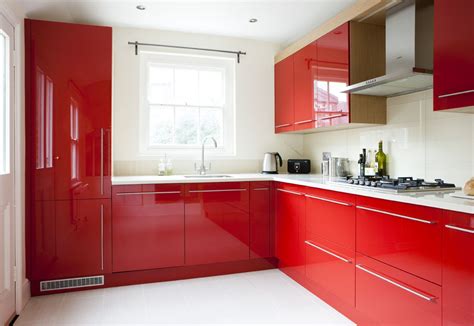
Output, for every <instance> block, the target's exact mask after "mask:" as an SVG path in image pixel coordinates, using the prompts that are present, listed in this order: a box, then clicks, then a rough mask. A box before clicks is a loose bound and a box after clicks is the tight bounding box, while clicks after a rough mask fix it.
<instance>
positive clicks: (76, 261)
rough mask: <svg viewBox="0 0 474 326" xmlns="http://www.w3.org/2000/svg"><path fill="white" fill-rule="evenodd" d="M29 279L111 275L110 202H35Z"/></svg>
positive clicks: (98, 200) (105, 200)
mask: <svg viewBox="0 0 474 326" xmlns="http://www.w3.org/2000/svg"><path fill="white" fill-rule="evenodd" d="M35 209H36V212H35V219H34V223H33V232H32V242H33V248H34V249H33V252H32V261H33V265H34V268H33V269H32V273H33V274H32V279H34V280H46V279H55V278H66V277H75V276H84V275H97V274H103V273H109V272H111V256H110V250H111V248H110V243H111V241H110V237H111V235H110V234H111V221H110V215H111V212H110V200H109V199H97V200H61V201H43V202H37V203H36V206H35Z"/></svg>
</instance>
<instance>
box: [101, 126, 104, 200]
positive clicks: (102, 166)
mask: <svg viewBox="0 0 474 326" xmlns="http://www.w3.org/2000/svg"><path fill="white" fill-rule="evenodd" d="M100 194H101V195H103V194H104V128H100Z"/></svg>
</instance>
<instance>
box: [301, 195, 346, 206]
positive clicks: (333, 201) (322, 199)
mask: <svg viewBox="0 0 474 326" xmlns="http://www.w3.org/2000/svg"><path fill="white" fill-rule="evenodd" d="M305 196H306V197H307V198H311V199H317V200H321V201H326V202H328V203H333V204H338V205H343V206H348V207H350V206H352V204H349V203H344V202H342V201H337V200H332V199H326V198H322V197H317V196H312V195H305Z"/></svg>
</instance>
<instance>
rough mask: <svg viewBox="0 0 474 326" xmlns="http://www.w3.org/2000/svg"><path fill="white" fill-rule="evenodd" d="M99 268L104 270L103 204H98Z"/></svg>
mask: <svg viewBox="0 0 474 326" xmlns="http://www.w3.org/2000/svg"><path fill="white" fill-rule="evenodd" d="M100 268H101V270H104V204H100Z"/></svg>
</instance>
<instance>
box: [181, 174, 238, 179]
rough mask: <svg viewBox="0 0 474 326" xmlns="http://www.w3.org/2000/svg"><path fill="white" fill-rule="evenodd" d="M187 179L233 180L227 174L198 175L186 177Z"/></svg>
mask: <svg viewBox="0 0 474 326" xmlns="http://www.w3.org/2000/svg"><path fill="white" fill-rule="evenodd" d="M184 177H185V178H202V179H211V178H232V176H231V175H226V174H204V175H201V174H196V175H185V176H184Z"/></svg>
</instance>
